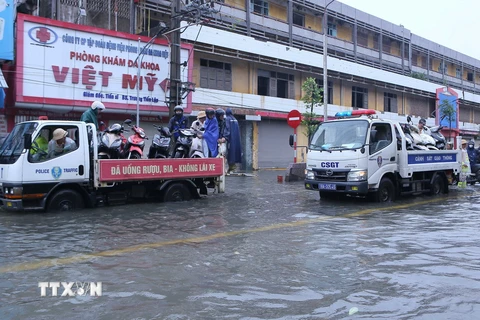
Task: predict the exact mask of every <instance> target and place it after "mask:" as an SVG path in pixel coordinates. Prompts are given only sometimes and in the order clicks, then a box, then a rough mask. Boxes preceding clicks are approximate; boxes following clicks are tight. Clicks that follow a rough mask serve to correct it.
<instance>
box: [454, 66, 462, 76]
mask: <svg viewBox="0 0 480 320" xmlns="http://www.w3.org/2000/svg"><path fill="white" fill-rule="evenodd" d="M455 77H457V78H461V77H462V68H456V69H455Z"/></svg>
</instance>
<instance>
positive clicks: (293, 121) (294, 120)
mask: <svg viewBox="0 0 480 320" xmlns="http://www.w3.org/2000/svg"><path fill="white" fill-rule="evenodd" d="M301 122H302V114H301V113H300V111H298V110H292V111H290V112H289V113H288V116H287V123H288V125H289V126H290V127H292V128H293V129H295V128H297V127H298V126H299V125H300V123H301Z"/></svg>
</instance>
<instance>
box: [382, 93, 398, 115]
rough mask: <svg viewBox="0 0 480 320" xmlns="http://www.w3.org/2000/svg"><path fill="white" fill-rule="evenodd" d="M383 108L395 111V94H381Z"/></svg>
mask: <svg viewBox="0 0 480 320" xmlns="http://www.w3.org/2000/svg"><path fill="white" fill-rule="evenodd" d="M383 110H384V111H387V112H394V113H397V95H396V94H394V93H388V92H385V93H384V94H383Z"/></svg>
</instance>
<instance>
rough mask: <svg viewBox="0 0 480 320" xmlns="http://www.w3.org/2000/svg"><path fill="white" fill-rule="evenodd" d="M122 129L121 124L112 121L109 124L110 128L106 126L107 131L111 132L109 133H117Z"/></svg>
mask: <svg viewBox="0 0 480 320" xmlns="http://www.w3.org/2000/svg"><path fill="white" fill-rule="evenodd" d="M121 131H122V126H121V125H119V124H118V123H114V124H112V125H111V126H110V128H108V132H111V133H119V132H121Z"/></svg>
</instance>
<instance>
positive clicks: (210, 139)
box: [203, 108, 218, 157]
mask: <svg viewBox="0 0 480 320" xmlns="http://www.w3.org/2000/svg"><path fill="white" fill-rule="evenodd" d="M205 113H206V115H207V120H205V125H204V128H205V131H204V132H203V140H204V141H205V142H206V144H207V152H204V153H205V156H206V157H216V156H217V155H218V149H217V144H218V121H217V118H216V117H215V110H214V109H213V108H207V110H205Z"/></svg>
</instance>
